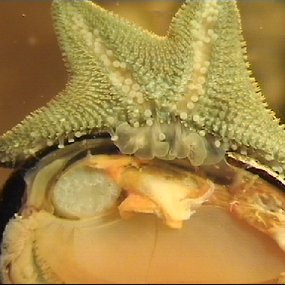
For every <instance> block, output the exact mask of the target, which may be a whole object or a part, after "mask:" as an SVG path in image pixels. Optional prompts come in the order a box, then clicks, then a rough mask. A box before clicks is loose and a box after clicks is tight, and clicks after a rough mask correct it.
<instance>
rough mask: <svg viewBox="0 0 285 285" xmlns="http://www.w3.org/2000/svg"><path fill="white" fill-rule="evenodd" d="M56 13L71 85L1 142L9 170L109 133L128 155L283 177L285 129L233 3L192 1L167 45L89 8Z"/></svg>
mask: <svg viewBox="0 0 285 285" xmlns="http://www.w3.org/2000/svg"><path fill="white" fill-rule="evenodd" d="M53 15H54V22H55V30H56V32H57V35H58V40H59V43H60V46H61V48H62V50H63V55H64V57H65V58H66V60H67V63H68V69H69V71H70V80H69V83H68V84H67V86H66V88H65V90H64V91H62V92H61V93H60V94H59V95H58V96H56V97H55V99H54V100H52V101H51V102H50V103H48V105H47V106H46V107H43V108H40V109H39V110H37V111H35V112H33V113H32V114H30V115H29V116H28V117H27V118H26V119H24V120H23V121H22V122H21V123H20V124H19V125H17V126H15V127H14V128H13V129H12V130H10V131H8V132H7V133H5V134H4V135H3V136H2V137H0V162H1V164H2V165H6V166H14V165H16V164H19V163H21V162H23V161H24V160H26V159H28V158H30V157H33V156H36V155H37V154H38V153H39V152H40V151H41V150H43V149H44V148H46V147H47V146H51V145H58V146H59V147H63V146H64V144H65V143H71V142H73V141H74V138H75V137H82V136H84V135H88V134H92V135H96V134H98V133H102V132H107V133H110V135H111V136H112V139H113V140H114V142H115V144H117V146H118V147H119V148H120V149H121V151H122V152H123V153H127V154H133V153H135V154H136V155H138V156H141V157H143V158H150V159H151V158H153V157H159V158H164V159H173V158H184V157H188V158H189V159H190V161H191V162H192V164H193V165H201V164H209V163H215V162H216V161H218V160H220V159H221V158H222V157H223V155H224V153H225V152H230V153H232V154H233V153H236V154H237V155H239V156H242V157H243V159H244V160H246V161H252V162H254V163H257V164H258V165H261V166H263V167H265V168H266V169H268V170H270V171H272V172H274V173H275V174H276V175H279V176H280V177H283V172H284V162H285V132H284V127H283V126H282V125H280V124H279V120H278V119H276V118H275V115H274V113H273V112H272V111H271V110H270V109H269V108H268V107H267V105H266V103H265V102H264V98H263V96H262V95H261V93H260V91H259V89H258V86H257V84H256V83H255V80H254V79H253V78H252V77H251V73H250V71H249V69H248V66H249V64H248V62H247V59H246V50H245V42H244V39H243V37H242V34H241V27H240V18H239V12H238V9H237V7H236V2H235V1H219V0H217V1H215V0H212V1H194V0H193V1H186V2H185V3H184V4H183V5H182V7H181V8H180V10H179V11H178V12H177V13H176V15H175V17H174V18H173V20H172V22H171V24H170V27H169V30H168V33H167V35H166V36H164V37H159V36H157V35H155V34H153V33H151V32H149V31H146V30H143V29H142V28H140V27H137V26H136V25H134V24H132V23H129V22H127V21H126V20H125V19H121V18H120V17H119V16H117V15H113V14H112V13H111V12H109V11H106V10H104V9H102V8H100V7H99V6H98V5H96V4H94V3H92V2H90V1H65V0H62V1H60V0H58V1H54V3H53Z"/></svg>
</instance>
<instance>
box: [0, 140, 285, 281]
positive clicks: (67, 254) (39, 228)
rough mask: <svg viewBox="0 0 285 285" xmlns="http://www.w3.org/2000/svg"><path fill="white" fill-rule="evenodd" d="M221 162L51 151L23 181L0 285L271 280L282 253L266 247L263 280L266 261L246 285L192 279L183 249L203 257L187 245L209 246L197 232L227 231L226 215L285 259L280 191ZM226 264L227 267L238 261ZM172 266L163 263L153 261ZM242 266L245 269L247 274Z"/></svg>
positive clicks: (107, 143) (94, 149) (225, 276)
mask: <svg viewBox="0 0 285 285" xmlns="http://www.w3.org/2000/svg"><path fill="white" fill-rule="evenodd" d="M229 156H230V155H229ZM228 159H230V158H228ZM231 160H232V162H231V164H229V163H225V162H222V163H220V164H217V165H215V166H204V167H202V166H201V167H199V168H198V167H193V166H191V164H190V163H189V161H188V160H187V159H185V160H169V161H168V160H159V159H152V160H144V159H143V158H137V157H134V156H130V155H125V154H124V155H123V154H121V153H120V152H119V151H118V149H117V147H116V146H115V145H114V144H113V142H112V141H111V140H109V139H107V138H101V139H100V138H98V139H88V140H83V141H81V142H76V143H73V144H71V145H69V146H67V147H65V148H64V149H59V150H56V151H53V152H51V153H50V154H48V155H47V156H46V157H44V158H42V159H41V160H40V161H39V162H38V163H37V164H36V165H35V166H34V167H32V168H31V169H29V170H28V171H27V172H26V174H25V175H24V179H25V183H26V189H25V196H24V200H23V203H22V207H21V209H20V211H19V213H18V214H16V215H15V216H14V218H12V219H11V220H10V221H9V223H8V225H7V227H6V230H5V232H4V236H3V243H2V254H1V259H0V262H1V264H0V265H1V279H2V282H3V283H17V284H19V283H40V284H45V283H110V282H115V283H132V282H134V283H142V282H148V283H156V282H166V283H175V282H178V281H179V279H177V278H178V276H180V278H183V281H184V282H202V283H203V282H209V280H210V282H217V283H219V282H220V283H226V282H233V280H235V281H236V280H238V281H239V282H256V281H265V280H270V279H271V280H272V279H273V278H275V277H276V276H277V275H278V274H281V272H282V271H283V270H284V269H283V268H284V265H285V258H284V256H283V253H282V252H281V251H278V250H277V249H276V248H275V249H274V251H275V253H274V254H273V257H272V260H271V261H270V262H272V263H273V264H274V270H273V271H272V272H271V271H269V272H267V273H266V274H265V275H264V276H261V275H262V274H261V273H260V272H262V270H263V268H264V266H266V264H265V263H266V262H268V257H263V258H261V260H263V261H264V262H265V263H262V262H261V263H260V261H259V264H255V269H254V270H253V271H254V272H253V275H252V276H251V277H248V276H246V274H244V273H243V271H242V270H243V269H242V268H241V269H238V273H237V272H235V273H233V272H232V271H231V270H227V271H221V273H220V274H218V275H217V271H215V270H214V271H213V272H212V273H210V275H209V277H208V278H209V279H207V278H206V279H205V277H203V274H201V272H200V273H199V272H198V274H200V277H199V278H200V279H197V278H198V277H197V276H196V275H197V274H196V275H195V273H193V270H194V271H195V272H197V268H199V262H200V263H201V264H203V262H205V261H203V262H202V261H201V259H199V256H198V255H199V253H198V252H199V251H197V252H196V256H195V250H194V251H193V248H192V249H191V250H190V249H189V248H188V246H189V244H191V242H192V243H193V244H194V248H195V247H196V248H199V250H200V252H203V250H204V246H203V244H200V243H197V241H194V240H193V236H195V235H196V234H197V232H199V231H200V232H202V233H204V236H205V237H206V238H207V236H208V243H210V244H211V243H213V244H214V239H215V237H214V236H213V233H211V234H209V233H207V231H208V230H209V229H210V228H215V230H216V231H217V230H218V229H219V223H218V222H217V221H215V219H221V220H222V223H223V226H224V224H226V223H228V224H232V223H233V218H231V217H227V218H225V213H226V212H227V213H229V214H231V215H232V216H233V217H237V218H238V219H243V220H245V221H246V222H247V223H248V224H249V225H251V226H252V227H253V228H256V229H257V230H258V231H260V232H263V233H265V234H266V235H268V236H270V237H272V238H273V239H274V240H275V241H276V242H277V244H278V245H279V246H280V248H281V249H282V250H283V251H284V250H285V245H284V229H285V215H284V208H285V199H284V197H283V194H282V192H281V191H280V189H277V188H274V187H273V186H272V185H271V184H269V183H268V182H266V181H265V180H263V179H261V178H260V177H259V176H258V175H255V174H252V173H251V172H249V171H248V170H245V169H243V168H244V166H243V165H242V164H241V163H240V162H239V161H234V160H233V157H232V158H231ZM229 161H230V160H229ZM229 161H228V162H229ZM233 164H238V165H237V166H238V167H237V166H234V165H233ZM196 211H197V213H196V214H195V215H193V214H194V213H195V212H196ZM144 214H148V215H144ZM150 214H154V215H150ZM132 216H134V217H132ZM155 216H156V217H158V218H160V219H161V220H162V222H158V221H157V219H156V218H155ZM192 216H193V217H192ZM199 216H203V219H204V221H203V222H201V221H198V220H199ZM190 217H192V218H191V219H190V220H189V218H190ZM214 217H215V218H214ZM238 219H237V220H238ZM164 224H165V225H166V226H165V225H164ZM203 226H204V228H203ZM223 226H222V227H223ZM243 226H244V225H243ZM173 229H179V230H178V231H177V230H173ZM231 230H232V233H234V234H233V236H231V238H233V239H234V236H235V235H236V236H240V238H239V239H240V240H243V239H244V238H245V237H244V233H241V229H238V230H237V229H235V230H233V228H232V229H231ZM247 230H248V229H247ZM256 234H257V233H255V235H256ZM260 235H262V234H260ZM231 238H230V239H231ZM263 238H265V237H263ZM220 239H221V240H220V242H222V238H220ZM230 239H228V241H229V240H230ZM250 239H251V245H250V248H251V249H252V250H253V251H258V252H259V254H261V256H265V255H266V251H267V250H266V249H265V248H264V247H262V244H261V243H260V241H258V239H256V238H255V237H254V238H252V237H251V238H250ZM216 242H217V241H216ZM270 246H271V247H274V246H273V245H270ZM233 247H235V245H234V246H233ZM215 248H219V247H218V246H217V245H215V246H214V245H213V249H215ZM225 248H226V247H225ZM215 250H217V249H215ZM228 250H229V249H228ZM168 252H169V254H171V258H170V256H168V257H167V253H168ZM232 254H233V253H232ZM244 254H245V255H246V253H244ZM176 255H178V256H179V257H176V258H179V259H177V260H176V259H175V256H176ZM192 255H193V256H194V257H193V258H192ZM231 257H232V259H233V260H234V261H233V260H232V264H233V265H234V264H235V262H236V260H238V259H241V258H242V256H240V255H237V256H236V257H235V256H234V255H231ZM172 258H173V261H169V262H170V263H167V262H164V261H163V262H162V260H164V259H165V260H172ZM208 258H209V259H211V258H210V257H208ZM245 258H246V257H245ZM213 259H214V260H215V262H216V263H218V260H219V259H223V257H219V254H218V253H216V256H215V257H214V258H213ZM175 260H176V261H175ZM197 264H198V267H197ZM243 264H244V269H245V270H248V266H249V265H248V264H246V262H245V261H243ZM126 266H127V268H128V270H127V269H126ZM201 267H203V266H201ZM210 267H211V266H210ZM213 267H214V266H213ZM194 268H196V269H194ZM258 268H259V269H258ZM200 270H202V269H200ZM198 271H199V270H198ZM161 272H163V274H161ZM174 272H176V273H177V274H174ZM235 274H236V275H237V276H235ZM260 274H261V275H260ZM195 276H196V277H195ZM281 276H282V275H281ZM195 278H196V279H195ZM203 278H204V279H203ZM234 278H237V279H234ZM280 281H282V277H281V278H280Z"/></svg>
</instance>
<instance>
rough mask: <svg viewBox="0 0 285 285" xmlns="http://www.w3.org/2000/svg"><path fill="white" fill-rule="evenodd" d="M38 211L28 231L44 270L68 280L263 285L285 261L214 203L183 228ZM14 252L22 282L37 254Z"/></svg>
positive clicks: (141, 219)
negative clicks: (71, 217) (64, 217)
mask: <svg viewBox="0 0 285 285" xmlns="http://www.w3.org/2000/svg"><path fill="white" fill-rule="evenodd" d="M33 215H34V218H33V220H34V221H36V225H37V226H36V227H35V229H31V230H30V231H29V234H28V232H26V234H28V235H31V237H32V239H34V242H33V250H34V252H35V254H36V255H37V259H36V260H35V261H36V264H37V266H38V268H42V269H43V268H44V269H45V272H46V273H49V274H47V275H50V276H57V277H58V278H60V280H61V281H63V282H65V283H69V284H70V283H77V284H78V283H261V282H266V281H268V280H272V279H274V278H277V277H278V275H279V274H280V272H282V271H283V270H284V267H285V255H284V254H283V253H282V252H281V251H280V249H279V248H278V246H277V245H276V244H275V243H274V242H273V241H271V240H270V239H269V238H267V237H266V236H265V235H263V234H261V233H259V232H257V231H255V230H253V229H252V228H250V227H249V226H246V225H244V224H241V223H240V222H238V221H237V220H235V219H234V218H232V217H231V216H229V214H228V213H227V212H225V211H224V210H222V209H219V208H216V207H213V206H202V207H201V208H199V209H198V210H197V213H196V214H195V215H193V216H192V218H191V219H190V220H188V221H187V222H185V224H184V226H183V228H182V229H180V230H173V229H170V228H169V227H167V226H165V225H164V224H163V223H162V222H161V220H158V219H157V218H156V217H155V216H153V215H145V214H143V215H142V214H141V215H136V216H135V217H133V218H132V219H130V220H122V219H120V218H119V216H117V215H114V216H112V215H110V216H109V217H106V218H103V219H100V218H99V219H90V220H85V221H80V222H79V221H64V220H61V219H58V218H55V217H54V216H51V215H50V214H47V213H37V214H33ZM22 223H23V225H24V224H25V223H27V220H25V219H23V220H22ZM33 225H35V223H34V222H33ZM10 230H12V229H10ZM19 238H20V239H21V238H22V237H19V236H14V239H15V241H16V240H18V239H19ZM26 240H28V239H27V238H26ZM11 242H13V241H11ZM24 248H25V247H24ZM15 254H16V255H22V257H21V258H20V259H19V258H16V259H15V261H14V263H13V264H12V266H11V268H10V269H11V271H10V272H13V271H14V272H15V268H17V266H18V265H19V263H18V260H21V263H22V265H23V264H25V260H24V259H25V257H24V256H26V258H27V260H26V262H27V264H26V266H22V269H21V268H18V269H17V275H15V276H11V277H12V281H13V282H14V283H17V282H19V281H23V280H19V279H18V277H17V276H20V275H19V272H21V270H23V271H24V270H26V271H27V268H28V264H30V255H29V254H25V253H24V251H22V252H15ZM40 260H41V261H40ZM12 275H13V274H12ZM26 281H29V282H34V281H35V280H26Z"/></svg>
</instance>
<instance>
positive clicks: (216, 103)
mask: <svg viewBox="0 0 285 285" xmlns="http://www.w3.org/2000/svg"><path fill="white" fill-rule="evenodd" d="M221 2H222V6H221V4H220V7H218V10H217V11H218V14H217V16H218V17H217V18H216V23H215V25H213V28H212V29H211V30H208V35H209V36H210V37H211V35H212V40H211V41H210V43H211V45H212V46H211V47H210V48H209V49H206V44H204V50H203V45H202V44H201V45H200V47H202V50H201V53H202V56H204V58H205V57H207V53H208V57H209V63H210V64H209V67H208V70H207V72H206V73H205V79H204V80H203V81H204V84H202V85H200V86H199V87H197V88H200V90H201V95H200V96H199V100H197V102H196V103H195V107H194V108H193V109H192V110H191V114H190V118H191V119H192V121H193V122H194V124H195V125H196V127H197V128H198V129H203V130H204V131H206V132H207V133H210V134H213V135H214V136H215V137H216V138H217V139H218V140H220V142H222V144H223V145H224V147H225V148H226V150H236V148H237V147H238V148H240V149H239V151H242V152H244V153H245V154H246V155H247V156H249V157H250V156H251V155H253V157H254V159H258V160H259V161H260V162H261V163H262V164H265V165H267V166H270V167H273V168H274V169H275V170H276V171H278V172H279V173H283V170H284V162H285V151H284V149H285V132H284V126H283V125H280V124H279V120H278V119H276V117H275V115H274V113H273V112H272V111H271V110H270V109H269V108H268V107H267V105H266V103H265V100H264V97H263V96H262V94H261V92H260V91H259V88H258V86H257V84H256V82H255V79H254V78H253V77H252V76H251V71H250V70H249V63H248V61H247V57H246V47H245V41H244V38H243V36H242V29H241V24H240V16H239V12H238V9H237V7H236V2H235V1H221ZM217 3H219V2H217ZM206 40H207V39H206ZM204 42H205V40H204ZM203 53H204V54H203ZM201 62H203V61H201ZM192 76H193V74H192ZM200 76H201V75H200ZM196 86H197V85H196ZM194 87H195V85H194ZM194 90H195V89H194ZM196 92H197V89H196ZM192 96H193V95H192ZM184 105H185V104H184ZM246 151H248V153H246ZM282 168H283V170H282Z"/></svg>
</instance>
